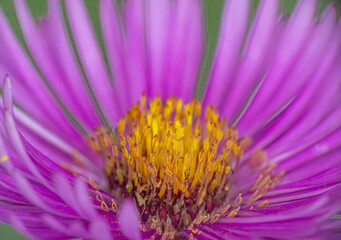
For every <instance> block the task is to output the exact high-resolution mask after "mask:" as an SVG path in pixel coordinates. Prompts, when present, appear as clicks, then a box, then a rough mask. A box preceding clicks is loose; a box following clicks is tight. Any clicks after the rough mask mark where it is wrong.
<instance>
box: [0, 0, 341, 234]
mask: <svg viewBox="0 0 341 240" xmlns="http://www.w3.org/2000/svg"><path fill="white" fill-rule="evenodd" d="M251 1H252V6H253V7H252V14H253V15H254V13H255V10H256V7H257V5H258V2H259V1H258V0H251ZM27 2H28V5H29V7H30V8H31V10H32V13H33V15H34V17H36V18H39V17H42V16H44V14H45V12H46V9H47V0H29V1H27ZM85 2H86V4H87V6H88V9H89V13H90V17H91V19H92V21H93V24H94V28H95V31H96V34H97V36H100V25H99V18H98V0H85ZM203 2H204V5H205V13H206V19H207V27H206V28H207V48H208V52H207V56H206V60H205V63H204V70H203V74H202V77H201V81H202V82H203V80H204V79H205V75H206V73H207V68H208V66H209V62H210V59H211V58H212V55H213V51H214V46H215V42H216V39H217V35H218V30H219V21H220V16H221V10H222V7H223V2H224V0H203ZM281 2H282V12H284V13H285V14H288V13H290V12H291V11H292V9H293V8H294V6H295V4H296V2H297V0H282V1H281ZM330 2H334V3H335V4H336V5H337V7H338V10H339V13H340V9H341V0H318V3H319V7H318V14H320V13H321V12H322V10H323V9H324V8H325V6H326V5H327V4H328V3H330ZM0 6H1V8H2V11H3V12H4V13H5V15H6V16H7V18H8V19H9V21H10V23H11V24H12V27H13V29H14V31H15V33H16V34H17V35H18V37H19V39H20V41H21V42H22V43H23V38H22V34H21V32H20V28H19V25H18V20H17V17H16V14H15V10H14V6H13V0H0ZM200 85H201V86H203V84H200ZM199 91H200V88H199ZM0 239H18V240H20V239H27V238H25V237H23V236H21V235H20V234H18V233H17V232H16V231H15V230H14V229H13V228H11V227H10V226H8V225H5V224H0Z"/></svg>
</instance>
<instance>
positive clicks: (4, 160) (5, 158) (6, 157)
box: [0, 155, 8, 162]
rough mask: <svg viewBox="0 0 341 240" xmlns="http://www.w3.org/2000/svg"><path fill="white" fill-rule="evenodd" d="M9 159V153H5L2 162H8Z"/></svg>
mask: <svg viewBox="0 0 341 240" xmlns="http://www.w3.org/2000/svg"><path fill="white" fill-rule="evenodd" d="M7 160H8V156H7V155H3V156H2V157H1V159H0V161H1V162H6V161H7Z"/></svg>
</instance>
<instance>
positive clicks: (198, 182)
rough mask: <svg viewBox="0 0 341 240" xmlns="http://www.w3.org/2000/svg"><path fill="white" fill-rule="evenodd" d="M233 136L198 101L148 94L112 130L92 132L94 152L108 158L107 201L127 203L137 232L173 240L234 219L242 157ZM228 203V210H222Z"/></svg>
mask: <svg viewBox="0 0 341 240" xmlns="http://www.w3.org/2000/svg"><path fill="white" fill-rule="evenodd" d="M240 142H241V139H239V138H238V131H237V130H236V129H234V128H232V127H230V126H228V125H227V124H226V121H225V120H224V119H222V118H220V117H219V114H218V112H217V111H216V110H215V109H214V108H213V107H210V106H209V107H207V108H206V109H205V111H204V113H202V106H201V104H200V102H199V101H197V100H193V101H192V102H189V103H184V102H183V101H182V100H181V99H178V98H176V97H170V98H169V99H166V100H162V99H161V98H160V97H156V98H154V99H150V100H149V101H148V99H147V98H146V96H145V95H143V96H142V97H141V100H140V101H139V102H138V103H137V104H135V105H134V106H133V107H132V108H131V109H130V110H129V111H128V112H127V113H126V114H125V115H124V116H123V117H122V118H121V119H120V120H119V121H118V124H117V127H116V128H115V129H113V130H111V131H108V130H106V129H103V128H99V129H97V130H96V133H95V137H93V138H90V144H91V145H92V148H93V149H94V150H95V151H96V152H97V153H98V154H100V155H101V156H103V157H104V158H105V167H104V171H105V173H106V176H107V179H108V182H109V185H110V189H111V192H110V193H111V194H112V195H113V196H115V197H116V198H118V199H124V198H127V197H131V198H133V199H134V200H135V203H136V206H137V208H138V210H139V213H140V219H141V229H143V230H146V231H147V230H150V229H155V230H156V231H157V232H161V233H163V235H164V234H165V233H167V234H168V235H169V237H170V238H172V237H173V235H174V233H176V231H177V230H179V229H183V228H184V227H186V228H187V229H190V230H193V231H197V230H195V229H193V226H194V224H196V223H197V222H198V221H201V222H208V221H209V222H215V221H216V220H217V219H218V218H219V217H220V216H221V215H223V214H227V216H228V217H233V216H234V215H236V214H237V212H238V210H239V208H238V206H239V204H240V202H241V200H242V199H241V196H240V195H238V197H237V198H236V199H233V200H232V202H231V200H230V199H229V189H230V184H231V181H232V179H233V176H234V174H235V169H236V168H237V166H238V163H239V159H240V158H241V156H242V154H243V151H242V149H241V144H240ZM229 202H231V204H227V203H229Z"/></svg>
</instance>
